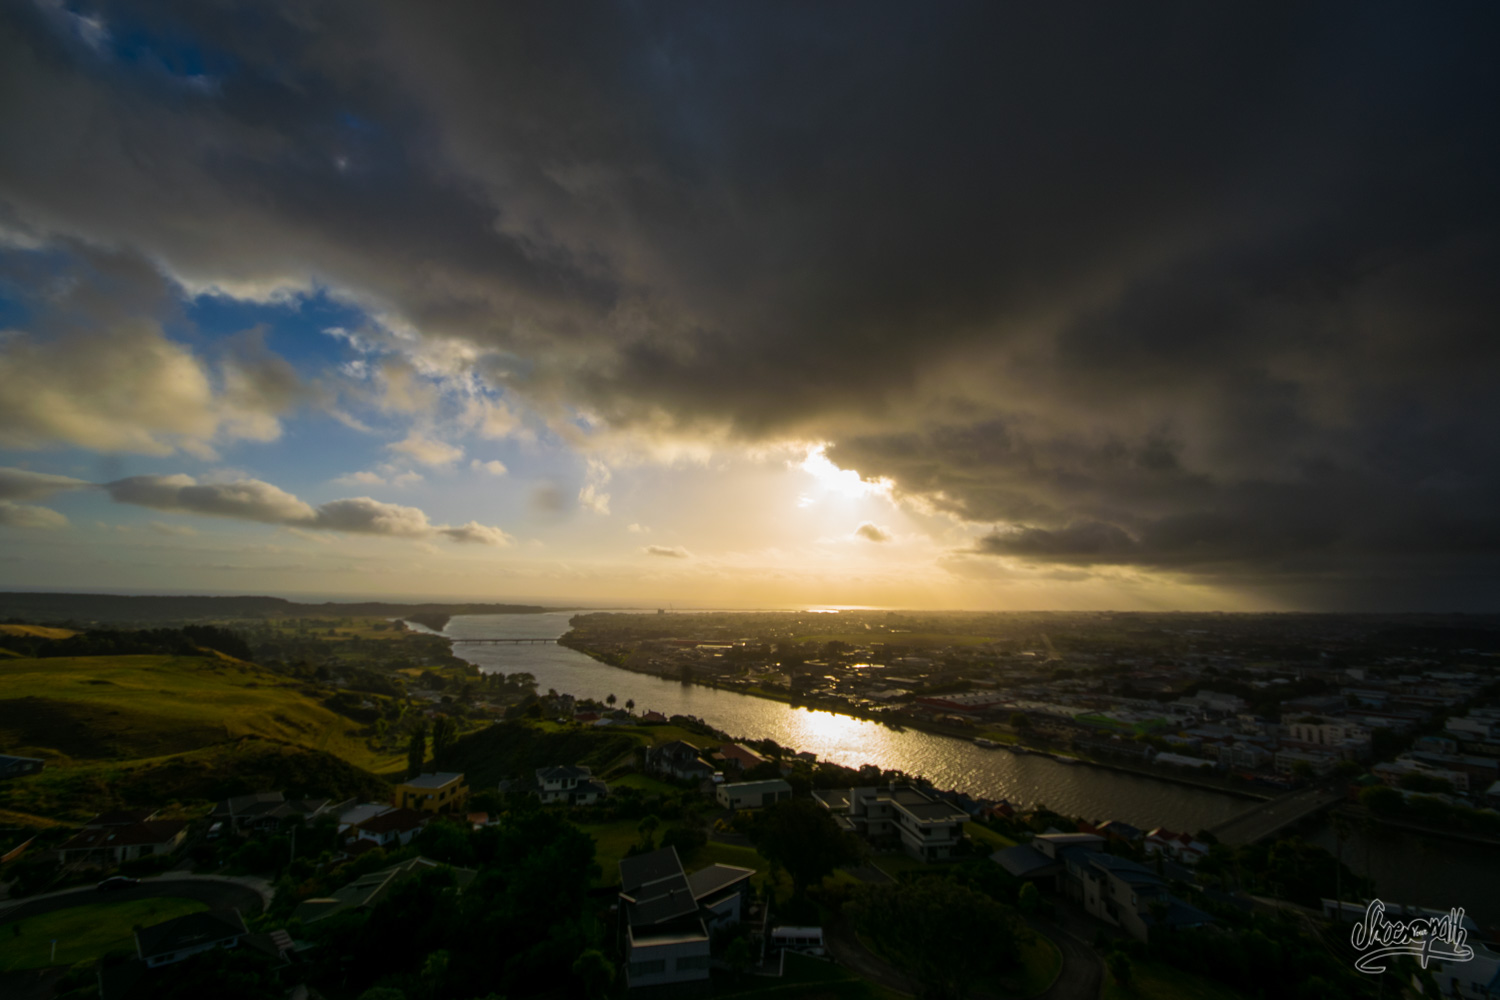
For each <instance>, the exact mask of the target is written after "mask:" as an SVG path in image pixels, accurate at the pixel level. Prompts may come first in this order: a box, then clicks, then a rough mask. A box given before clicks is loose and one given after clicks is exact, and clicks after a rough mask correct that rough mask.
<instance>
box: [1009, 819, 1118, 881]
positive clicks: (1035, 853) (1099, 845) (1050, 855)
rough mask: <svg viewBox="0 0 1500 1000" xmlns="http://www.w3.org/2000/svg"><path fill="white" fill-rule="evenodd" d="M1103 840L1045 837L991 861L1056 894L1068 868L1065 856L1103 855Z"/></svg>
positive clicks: (1084, 836)
mask: <svg viewBox="0 0 1500 1000" xmlns="http://www.w3.org/2000/svg"><path fill="white" fill-rule="evenodd" d="M1104 839H1105V838H1104V837H1102V836H1100V835H1098V834H1095V833H1046V834H1041V835H1040V836H1037V837H1033V838H1032V839H1031V843H1029V844H1017V845H1015V846H1014V847H1006V848H1003V849H1001V850H998V851H996V852H995V853H994V854H991V855H990V860H991V861H993V862H995V864H997V865H999V866H1000V867H1001V868H1004V869H1005V870H1006V872H1007V873H1009V874H1010V875H1012V876H1013V877H1015V878H1018V879H1022V880H1023V881H1027V882H1035V883H1037V885H1038V886H1039V887H1041V888H1044V889H1051V890H1053V891H1058V890H1060V889H1061V888H1062V876H1063V873H1064V871H1065V870H1066V868H1067V853H1068V852H1075V853H1076V852H1089V851H1102V850H1104Z"/></svg>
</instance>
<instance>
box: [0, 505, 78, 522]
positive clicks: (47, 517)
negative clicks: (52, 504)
mask: <svg viewBox="0 0 1500 1000" xmlns="http://www.w3.org/2000/svg"><path fill="white" fill-rule="evenodd" d="M67 523H68V519H67V518H66V517H65V516H63V515H62V514H60V513H58V512H57V511H55V510H52V509H51V508H49V507H37V506H35V505H34V504H29V503H11V502H10V501H9V500H0V527H6V528H62V527H65V526H66V525H67Z"/></svg>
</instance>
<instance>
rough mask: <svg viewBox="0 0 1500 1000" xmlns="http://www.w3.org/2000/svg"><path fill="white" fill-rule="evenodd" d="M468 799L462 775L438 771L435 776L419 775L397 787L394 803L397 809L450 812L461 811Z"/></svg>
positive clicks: (467, 791)
mask: <svg viewBox="0 0 1500 1000" xmlns="http://www.w3.org/2000/svg"><path fill="white" fill-rule="evenodd" d="M468 797H469V789H468V786H467V785H465V784H464V776H463V775H462V774H455V773H453V772H451V771H439V772H438V773H437V774H419V775H417V776H416V777H415V778H412V779H411V780H410V781H403V782H402V783H401V784H399V785H397V786H396V792H395V799H394V802H395V806H396V808H397V809H415V810H417V811H418V812H433V813H435V812H452V811H455V810H459V809H462V808H463V806H464V802H465V800H466V799H468Z"/></svg>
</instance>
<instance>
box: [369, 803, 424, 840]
mask: <svg viewBox="0 0 1500 1000" xmlns="http://www.w3.org/2000/svg"><path fill="white" fill-rule="evenodd" d="M427 820H428V817H427V816H425V815H424V814H422V813H419V812H417V811H416V810H413V809H392V810H391V811H390V812H384V813H381V814H380V815H379V816H372V817H370V818H369V819H367V820H365V821H364V822H363V823H361V824H359V826H357V827H355V828H354V831H355V839H356V840H369V841H372V842H374V843H375V844H376V845H377V846H379V847H392V846H394V847H400V846H403V845H405V844H409V843H411V839H412V838H413V837H415V836H416V835H417V832H418V831H419V830H421V829H422V827H424V826H426V825H427Z"/></svg>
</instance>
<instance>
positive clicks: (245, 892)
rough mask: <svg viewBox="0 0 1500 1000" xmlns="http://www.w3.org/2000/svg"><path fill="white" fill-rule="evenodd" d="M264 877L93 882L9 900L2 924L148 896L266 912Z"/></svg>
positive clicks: (0, 913) (1, 909)
mask: <svg viewBox="0 0 1500 1000" xmlns="http://www.w3.org/2000/svg"><path fill="white" fill-rule="evenodd" d="M264 881H265V880H264V879H233V878H223V877H220V876H217V875H182V874H171V875H165V876H162V877H159V878H148V879H142V880H141V884H140V885H133V886H131V887H130V888H128V889H115V890H113V891H111V892H99V891H98V890H97V889H95V888H94V887H93V886H83V887H81V888H76V889H64V890H63V891H62V892H50V893H46V894H45V895H41V896H31V897H28V898H25V899H13V900H8V901H6V902H5V903H3V904H0V924H8V923H10V922H12V921H15V920H25V919H26V918H27V917H36V916H40V915H42V914H43V913H53V912H55V911H57V910H66V909H69V908H71V907H74V906H86V905H89V904H91V903H124V902H128V901H130V900H133V899H149V898H151V897H153V896H176V897H178V898H181V899H196V900H198V901H199V902H201V903H205V904H207V905H208V907H209V908H210V909H216V910H219V909H223V910H228V909H235V910H239V911H240V912H241V913H243V914H244V915H246V916H254V915H257V914H260V913H261V912H263V911H264V910H265V908H266V904H267V903H268V902H269V901H270V898H271V894H270V886H269V885H257V884H256V883H262V884H263V883H264Z"/></svg>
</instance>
